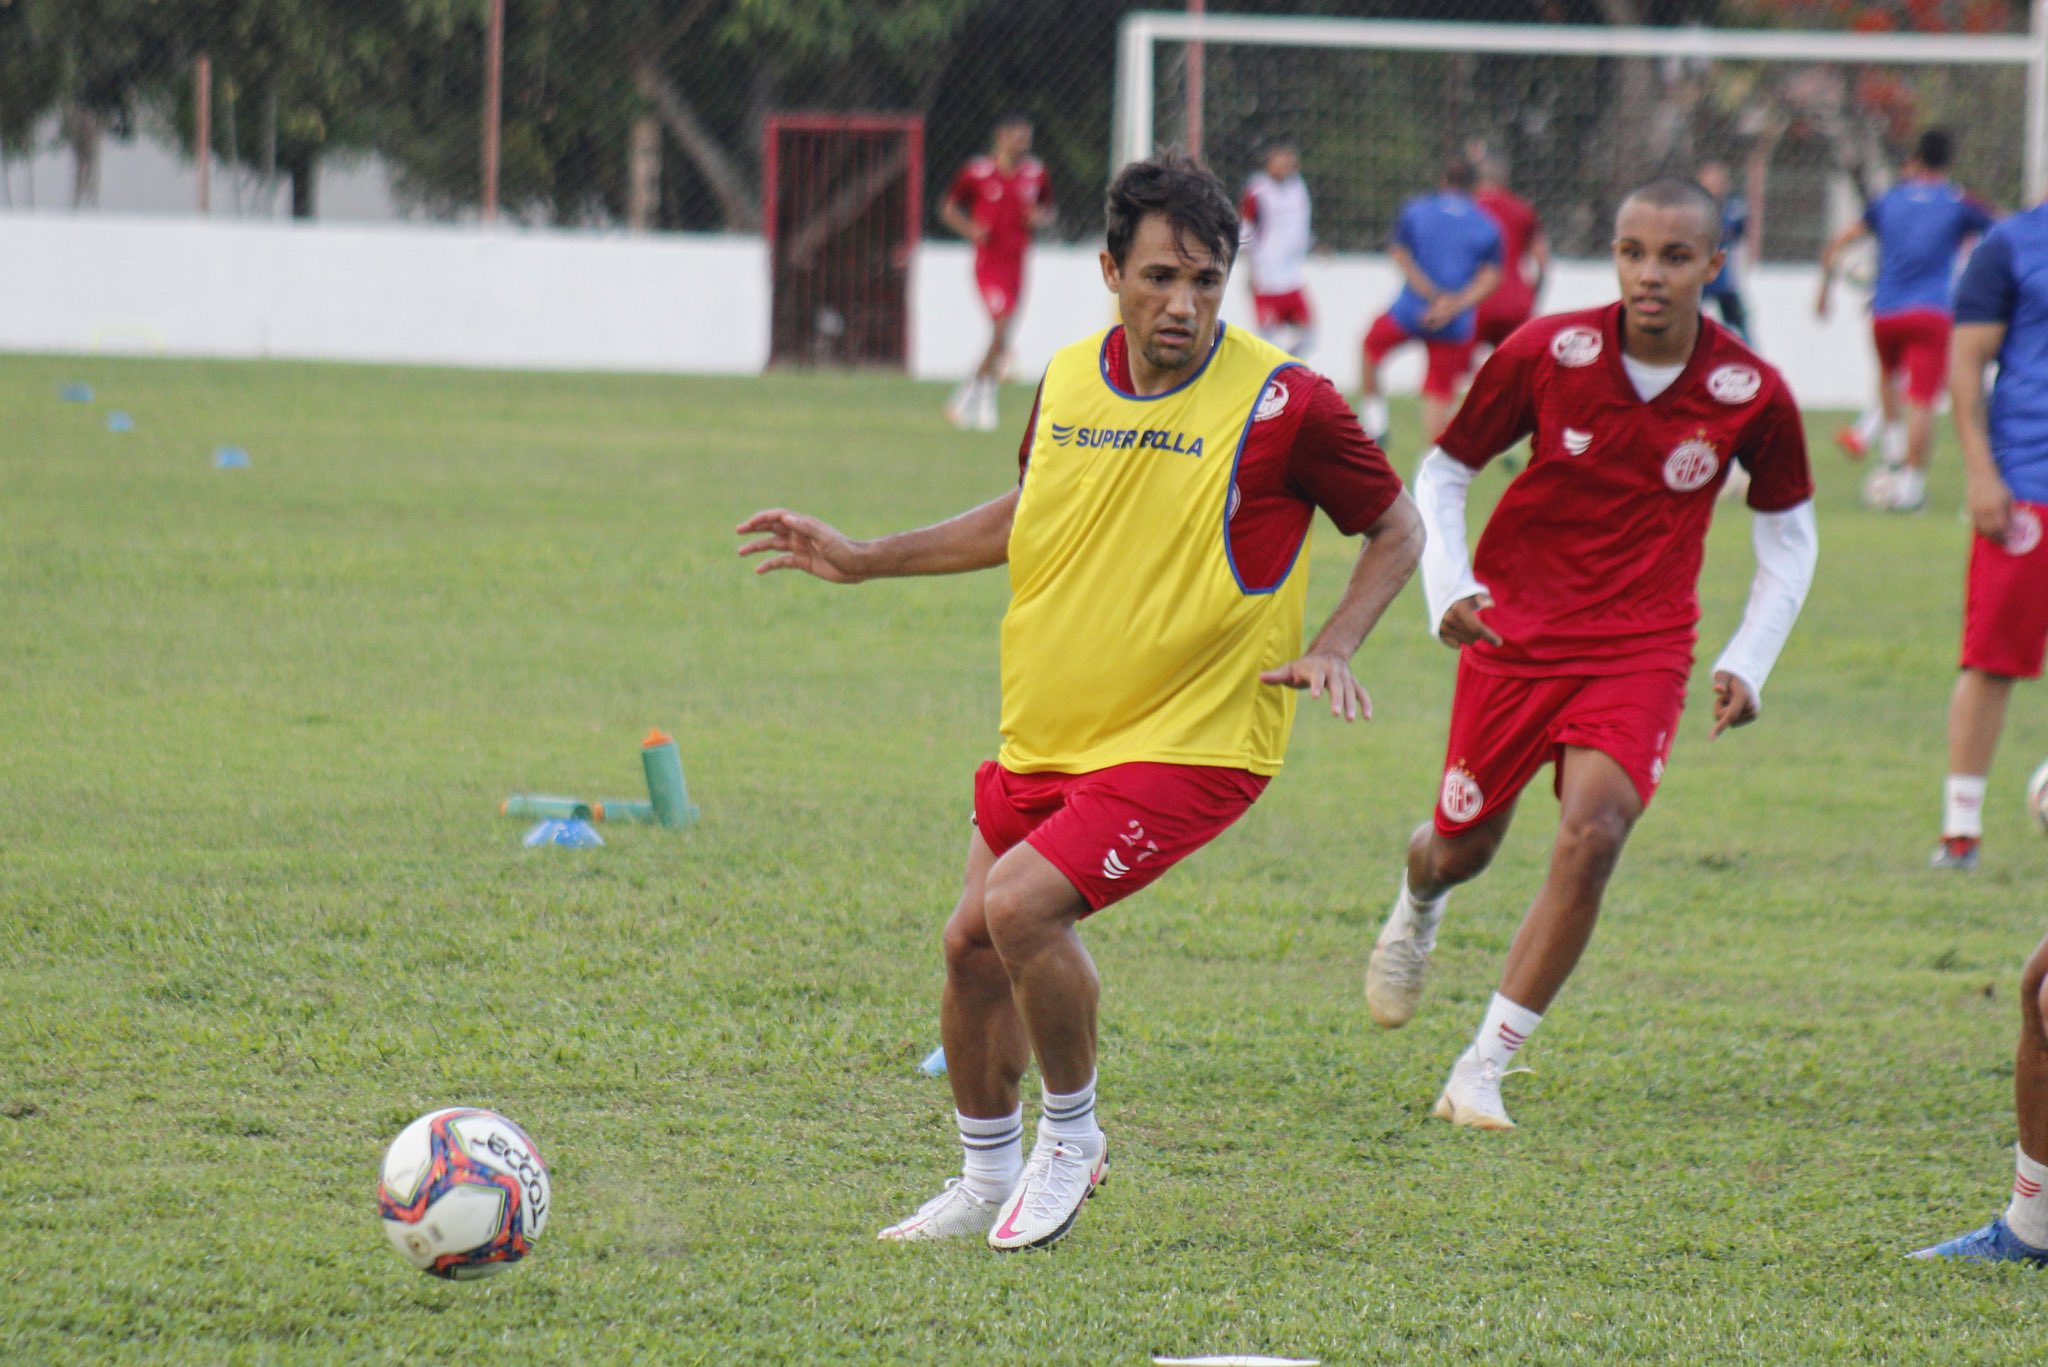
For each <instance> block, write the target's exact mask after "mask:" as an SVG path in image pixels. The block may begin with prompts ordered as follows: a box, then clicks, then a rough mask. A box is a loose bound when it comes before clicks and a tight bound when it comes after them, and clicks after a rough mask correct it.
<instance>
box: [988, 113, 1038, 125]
mask: <svg viewBox="0 0 2048 1367" xmlns="http://www.w3.org/2000/svg"><path fill="white" fill-rule="evenodd" d="M1020 125H1021V126H1022V127H1025V128H1029V127H1030V126H1031V116H1030V115H1029V114H1026V113H1025V112H1024V111H1023V110H1021V109H1012V110H1009V111H1007V112H1005V113H1004V114H1002V115H1001V116H1000V117H999V118H997V119H996V121H995V127H997V128H1016V127H1019V126H1020Z"/></svg>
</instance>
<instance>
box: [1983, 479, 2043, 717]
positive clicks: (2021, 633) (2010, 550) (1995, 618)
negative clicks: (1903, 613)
mask: <svg viewBox="0 0 2048 1367" xmlns="http://www.w3.org/2000/svg"><path fill="white" fill-rule="evenodd" d="M2044 527H2048V503H2022V502H2019V501H2017V500H2015V501H2014V503H2013V505H2012V523H2011V526H2010V527H2009V529H2008V530H2007V532H2006V536H2005V544H2004V545H2002V546H2001V545H1999V544H1998V543H1997V542H1995V541H1989V540H1986V539H1985V538H1984V537H1981V536H1973V537H1971V538H1970V580H1969V592H1968V595H1967V596H1966V597H1965V598H1964V600H1963V668H1965V669H1975V670H1981V671H1982V672H1984V673H1986V674H1995V675H1997V676H1999V677H2000V678H2005V679H2038V678H2040V677H2041V661H2042V657H2043V656H2044V655H2048V545H2044V544H2043V542H2048V536H2044V535H2043V534H2042V533H2043V529H2044Z"/></svg>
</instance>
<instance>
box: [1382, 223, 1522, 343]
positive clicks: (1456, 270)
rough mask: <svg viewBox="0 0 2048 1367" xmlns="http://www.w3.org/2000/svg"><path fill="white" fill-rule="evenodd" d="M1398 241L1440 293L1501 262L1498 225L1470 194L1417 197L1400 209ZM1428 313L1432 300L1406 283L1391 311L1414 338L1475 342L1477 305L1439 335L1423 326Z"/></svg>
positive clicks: (1395, 319)
mask: <svg viewBox="0 0 2048 1367" xmlns="http://www.w3.org/2000/svg"><path fill="white" fill-rule="evenodd" d="M1394 241H1395V243H1396V244H1397V245H1399V246H1400V247H1402V248H1404V249H1405V250H1406V251H1407V253H1408V255H1410V256H1412V257H1414V258H1415V264H1416V265H1417V266H1419V267H1421V268H1422V273H1423V274H1424V275H1426V276H1428V277H1429V278H1430V279H1431V280H1432V281H1433V282H1435V284H1436V287H1437V288H1438V289H1440V290H1447V291H1448V290H1461V289H1463V288H1465V286H1467V285H1469V284H1471V283H1472V277H1473V276H1475V275H1477V274H1479V271H1480V268H1481V267H1484V266H1498V265H1500V263H1501V260H1500V229H1499V227H1497V226H1496V225H1495V224H1494V221H1493V220H1492V219H1491V218H1489V217H1488V216H1487V214H1486V211H1485V210H1483V209H1481V208H1480V207H1479V205H1478V203H1477V202H1475V201H1474V200H1473V198H1472V197H1471V196H1470V195H1465V194H1460V193H1458V192H1457V191H1455V190H1439V191H1437V192H1436V193H1435V194H1431V195H1417V196H1416V197H1415V198H1414V199H1411V200H1409V201H1408V202H1407V203H1406V204H1404V205H1402V206H1401V217H1400V220H1399V221H1398V222H1396V223H1395V225H1394ZM1428 310H1429V301H1428V300H1427V299H1424V298H1423V297H1422V296H1421V295H1419V294H1417V293H1416V292H1415V291H1414V290H1413V289H1411V288H1410V287H1409V286H1408V284H1407V283H1406V282H1405V281H1404V282H1403V283H1402V285H1401V296H1400V297H1399V298H1398V299H1396V300H1394V307H1393V308H1392V309H1390V310H1388V312H1390V313H1392V314H1393V315H1394V321H1395V322H1397V323H1399V324H1400V325H1401V326H1402V327H1403V328H1404V329H1406V330H1407V332H1408V335H1409V336H1411V337H1423V338H1427V339H1429V340H1431V341H1437V342H1467V341H1470V340H1471V339H1472V331H1473V325H1474V320H1475V317H1476V315H1477V314H1478V312H1479V310H1478V308H1477V307H1473V308H1469V309H1466V310H1465V311H1464V312H1463V313H1461V314H1459V315H1458V316H1457V317H1456V318H1453V319H1452V320H1451V321H1450V322H1449V323H1447V324H1446V325H1445V326H1443V327H1442V328H1439V329H1438V330H1437V331H1435V332H1430V331H1428V330H1426V329H1425V328H1424V327H1423V326H1422V315H1423V314H1424V313H1426V312H1427V311H1428Z"/></svg>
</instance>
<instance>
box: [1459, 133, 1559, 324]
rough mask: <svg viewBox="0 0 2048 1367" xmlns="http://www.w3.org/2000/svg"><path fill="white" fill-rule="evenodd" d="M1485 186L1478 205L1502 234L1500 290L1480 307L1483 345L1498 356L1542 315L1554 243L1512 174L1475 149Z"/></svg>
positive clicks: (1475, 196) (1478, 192) (1477, 196)
mask: <svg viewBox="0 0 2048 1367" xmlns="http://www.w3.org/2000/svg"><path fill="white" fill-rule="evenodd" d="M1474 151H1475V153H1476V155H1475V156H1474V158H1473V160H1474V163H1475V164H1476V165H1477V166H1478V168H1479V186H1478V188H1477V189H1475V190H1474V191H1473V192H1472V199H1473V201H1474V202H1475V203H1476V204H1478V205H1479V207H1480V208H1481V209H1484V210H1485V211H1486V216H1487V217H1488V218H1490V219H1492V220H1493V221H1494V225H1495V226H1496V227H1498V228H1499V229H1500V260H1501V277H1500V284H1499V285H1498V286H1497V287H1496V288H1495V289H1494V291H1493V293H1492V294H1489V295H1487V296H1486V297H1485V298H1484V299H1482V300H1480V301H1479V331H1478V334H1477V338H1476V340H1477V341H1478V343H1479V345H1480V346H1482V347H1485V348H1487V349H1488V350H1492V349H1493V348H1495V347H1498V346H1499V345H1500V344H1501V343H1502V342H1505V341H1506V340H1507V339H1508V334H1509V333H1511V332H1513V331H1514V330H1515V329H1516V328H1518V327H1520V326H1521V325H1522V324H1524V323H1526V322H1528V321H1529V320H1530V319H1531V318H1532V317H1534V316H1535V314H1536V296H1537V295H1539V294H1541V293H1542V292H1543V277H1544V276H1545V275H1547V274H1549V272H1550V239H1548V238H1547V237H1545V236H1544V235H1543V220H1542V219H1541V218H1539V217H1538V216H1537V214H1536V206H1535V205H1533V204H1531V203H1530V202H1529V201H1528V200H1526V199H1523V198H1522V197H1521V196H1520V195H1518V194H1516V193H1515V192H1514V191H1513V190H1511V189H1509V188H1508V175H1507V168H1506V167H1505V166H1504V165H1502V163H1501V159H1500V158H1499V157H1498V156H1495V155H1492V154H1490V153H1487V152H1486V151H1485V150H1484V149H1483V148H1477V149H1474Z"/></svg>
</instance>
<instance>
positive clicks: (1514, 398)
mask: <svg viewBox="0 0 2048 1367" xmlns="http://www.w3.org/2000/svg"><path fill="white" fill-rule="evenodd" d="M1621 318H1622V306H1621V305H1620V304H1609V305H1607V306H1606V307H1604V308H1597V309H1585V310H1582V311H1580V312H1578V313H1561V314H1556V315H1553V316H1551V317H1548V318H1539V319H1536V320H1535V321H1534V322H1531V323H1529V324H1527V325H1526V326H1524V327H1523V328H1522V329H1521V330H1520V331H1519V332H1517V333H1515V334H1514V335H1513V336H1512V337H1510V338H1509V339H1508V340H1507V342H1506V343H1504V344H1503V345H1502V346H1501V348H1500V349H1499V350H1498V351H1496V352H1494V353H1493V356H1492V357H1491V358H1490V359H1489V360H1488V361H1487V363H1486V364H1485V365H1484V366H1482V367H1480V370H1479V375H1478V377H1477V378H1476V379H1475V380H1474V381H1473V382H1472V391H1471V393H1469V394H1467V395H1466V396H1465V404H1464V407H1462V408H1460V409H1459V410H1458V416H1457V417H1456V418H1454V419H1452V421H1451V425H1450V427H1449V428H1448V429H1446V430H1445V432H1444V434H1443V436H1442V437H1441V438H1440V439H1439V441H1438V443H1437V444H1438V445H1439V446H1441V447H1442V448H1443V450H1444V451H1445V453H1446V454H1448V455H1450V456H1452V457H1453V458H1455V459H1457V460H1460V461H1463V462H1464V463H1465V464H1467V465H1470V466H1472V467H1473V468H1474V469H1477V468H1479V467H1481V466H1483V465H1485V464H1486V462H1487V461H1489V460H1491V459H1493V457H1495V456H1497V455H1499V454H1500V453H1501V452H1503V451H1505V450H1507V449H1508V448H1510V447H1512V446H1513V445H1514V444H1515V443H1516V442H1518V441H1520V440H1521V439H1522V438H1523V437H1525V436H1530V437H1531V438H1532V439H1531V442H1530V446H1531V455H1530V459H1529V467H1528V469H1527V470H1525V471H1523V472H1522V474H1520V475H1518V476H1517V477H1516V479H1515V481H1514V483H1512V484H1510V485H1509V486H1508V489H1507V492H1506V493H1504V494H1502V495H1501V500H1500V504H1499V506H1497V507H1496V508H1495V509H1494V511H1493V516H1492V517H1491V518H1489V519H1488V520H1487V524H1486V531H1485V532H1484V533H1483V534H1482V535H1481V536H1480V538H1479V549H1478V551H1477V552H1476V553H1475V554H1474V556H1473V566H1472V568H1473V573H1474V574H1475V575H1476V576H1477V578H1478V580H1479V582H1480V583H1482V584H1484V585H1486V588H1487V592H1488V593H1490V594H1492V595H1493V600H1494V606H1493V608H1492V609H1491V610H1490V611H1489V612H1488V613H1487V614H1486V620H1487V623H1488V624H1489V625H1490V626H1492V627H1493V629H1494V630H1495V631H1496V632H1498V633H1499V634H1500V636H1501V638H1502V642H1503V644H1501V645H1499V646H1489V645H1486V644H1484V643H1481V644H1478V645H1472V646H1467V647H1466V650H1467V651H1468V652H1469V654H1468V657H1467V658H1468V659H1470V660H1471V662H1472V664H1473V667H1474V668H1477V669H1482V670H1486V671H1488V672H1491V673H1496V674H1524V675H1556V674H1582V675H1603V674H1627V673H1634V672H1636V671H1638V670H1647V669H1665V668H1672V669H1680V670H1686V669H1690V668H1691V667H1692V650H1693V642H1694V637H1695V635H1696V629H1697V627H1698V623H1699V616H1700V606H1699V576H1700V562H1701V560H1702V559H1703V558H1704V556H1705V551H1706V536H1707V525H1708V523H1709V522H1710V521H1711V520H1712V518H1713V515H1714V499H1715V496H1716V495H1717V494H1718V493H1719V492H1720V488H1721V484H1722V481H1724V480H1725V479H1726V478H1727V477H1728V463H1729V461H1731V460H1739V461H1741V462H1742V464H1743V466H1744V468H1746V469H1747V470H1748V471H1749V473H1750V476H1751V483H1750V486H1749V506H1750V507H1752V508H1754V509H1756V510H1757V511H1759V512H1781V511H1783V510H1785V509H1787V508H1791V507H1794V506H1795V505H1797V504H1800V503H1803V502H1805V501H1806V500H1807V499H1809V498H1811V497H1813V479H1812V477H1811V475H1809V474H1808V472H1807V468H1806V433H1805V429H1804V428H1803V427H1802V425H1801V423H1800V420H1799V409H1798V406H1797V405H1796V404H1795V403H1794V402H1793V400H1792V392H1791V390H1789V389H1787V388H1786V387H1785V381H1784V380H1783V379H1782V378H1781V377H1780V376H1779V374H1778V372H1777V371H1775V370H1773V369H1772V368H1771V367H1770V366H1769V365H1767V364H1765V363H1764V362H1763V361H1762V360H1761V359H1759V358H1758V357H1757V355H1756V353H1754V352H1752V351H1751V350H1750V349H1749V348H1748V347H1745V346H1744V345H1742V343H1741V342H1739V341H1737V340H1736V339H1735V336H1734V334H1732V333H1730V332H1729V331H1728V330H1727V329H1725V328H1723V327H1721V326H1720V325H1719V324H1717V323H1715V322H1712V321H1711V320H1709V319H1706V318H1702V319H1701V320H1700V337H1699V341H1698V343H1697V344H1696V345H1695V346H1694V347H1693V351H1692V359H1691V360H1689V361H1688V362H1687V363H1686V366H1685V369H1684V370H1683V371H1682V372H1680V374H1679V376H1678V378H1677V379H1675V380H1673V381H1672V382H1671V385H1670V387H1669V388H1667V389H1665V390H1664V392H1663V393H1661V394H1659V395H1657V396H1656V397H1655V398H1653V399H1650V400H1648V401H1647V402H1646V401H1644V400H1643V399H1642V398H1641V397H1639V396H1638V394H1637V393H1636V388H1635V385H1634V384H1633V383H1632V382H1631V381H1630V379H1629V377H1628V372H1627V371H1626V370H1624V369H1623V368H1622V363H1621V337H1620V332H1619V329H1620V326H1621Z"/></svg>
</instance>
